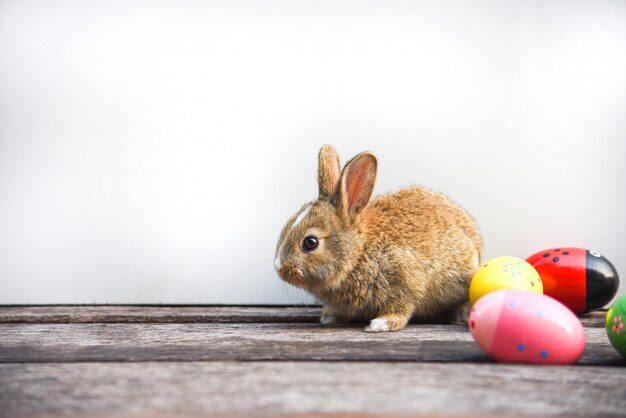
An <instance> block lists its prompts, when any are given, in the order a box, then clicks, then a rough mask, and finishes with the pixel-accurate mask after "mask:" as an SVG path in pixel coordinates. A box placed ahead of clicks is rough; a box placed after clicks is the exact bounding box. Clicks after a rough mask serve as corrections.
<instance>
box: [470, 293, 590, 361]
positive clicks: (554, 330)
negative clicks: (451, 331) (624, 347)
mask: <svg viewBox="0 0 626 418" xmlns="http://www.w3.org/2000/svg"><path fill="white" fill-rule="evenodd" d="M469 322H470V331H471V333H472V337H474V340H475V341H476V343H477V344H478V346H479V347H480V348H481V349H482V350H483V351H484V352H485V353H487V355H489V357H491V358H492V359H494V360H495V361H499V362H506V363H530V364H571V363H575V362H576V361H578V359H579V358H580V356H582V354H583V351H584V349H585V332H584V330H583V326H582V324H581V323H580V321H579V320H578V318H577V317H576V315H575V314H574V313H573V312H572V311H571V310H569V309H568V308H567V307H566V306H565V305H563V304H562V303H560V302H558V301H557V300H555V299H553V298H551V297H549V296H545V295H542V294H538V293H535V292H528V291H523V290H498V291H495V292H491V293H489V294H488V295H485V296H483V297H482V298H481V299H480V300H479V301H478V302H476V304H475V305H474V306H473V307H472V310H471V312H470V317H469Z"/></svg>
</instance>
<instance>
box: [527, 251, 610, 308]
mask: <svg viewBox="0 0 626 418" xmlns="http://www.w3.org/2000/svg"><path fill="white" fill-rule="evenodd" d="M526 261H528V262H529V263H530V264H531V265H532V266H533V267H535V269H536V270H537V272H538V273H539V276H541V280H542V281H543V293H544V294H546V295H548V296H552V297H553V298H555V299H556V300H558V301H559V302H561V303H563V304H564V305H565V306H567V307H568V308H570V309H571V310H572V311H574V312H576V313H585V312H589V311H592V310H594V309H598V308H601V307H603V306H604V305H606V304H607V303H609V302H610V301H611V299H613V296H615V293H617V289H618V287H619V277H618V275H617V270H615V267H613V264H611V262H610V261H609V260H607V259H606V258H604V257H603V256H602V255H601V254H600V253H598V252H596V251H590V250H586V249H584V248H553V249H550V250H544V251H539V252H538V253H535V254H533V255H531V256H530V257H528V258H527V259H526Z"/></svg>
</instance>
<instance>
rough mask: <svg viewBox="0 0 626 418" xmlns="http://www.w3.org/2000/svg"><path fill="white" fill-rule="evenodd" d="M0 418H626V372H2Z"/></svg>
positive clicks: (234, 368) (424, 368) (472, 368)
mask: <svg viewBox="0 0 626 418" xmlns="http://www.w3.org/2000/svg"><path fill="white" fill-rule="evenodd" d="M0 387H1V388H2V390H1V391H0V416H2V417H37V416H67V415H81V416H90V417H91V416H98V415H100V414H102V415H107V414H108V415H109V416H111V415H113V416H115V415H116V414H117V415H118V416H129V415H133V416H137V415H139V416H153V415H154V414H163V415H171V416H180V415H185V414H187V415H193V414H198V415H201V414H202V415H212V414H226V415H229V414H231V415H232V414H240V415H241V416H250V415H252V416H254V414H260V415H264V414H265V415H266V416H275V415H276V414H306V413H314V414H319V413H353V414H363V413H367V414H374V415H375V414H379V415H385V414H394V415H396V416H397V415H399V414H411V415H417V414H438V415H443V416H445V415H459V414H460V415H475V416H490V415H506V416H510V415H513V416H515V415H524V416H564V415H569V416H585V417H601V416H604V417H623V416H624V411H626V396H624V395H625V392H624V388H625V387H626V373H625V369H623V368H606V367H595V366H589V367H577V366H566V367H546V366H544V367H529V366H512V365H499V364H447V363H387V362H382V363H370V362H364V363H345V362H297V363H294V362H251V363H239V362H189V363H167V362H166V363H48V364H29V363H26V364H0Z"/></svg>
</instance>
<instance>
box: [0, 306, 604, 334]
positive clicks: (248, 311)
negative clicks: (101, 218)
mask: <svg viewBox="0 0 626 418" xmlns="http://www.w3.org/2000/svg"><path fill="white" fill-rule="evenodd" d="M321 312H322V310H321V307H319V306H309V307H306V306H273V307H269V306H126V305H124V306H119V305H118V306H115V305H88V306H0V324H3V323H4V324H12V323H25V324H27V323H57V324H88V323H268V324H271V323H318V322H319V317H320V315H321ZM605 317H606V311H605V310H599V311H594V312H590V313H588V314H586V315H584V316H582V317H581V322H582V323H583V325H584V326H585V327H592V328H599V327H604V318H605ZM417 322H419V320H414V321H412V323H417Z"/></svg>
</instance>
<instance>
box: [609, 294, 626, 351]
mask: <svg viewBox="0 0 626 418" xmlns="http://www.w3.org/2000/svg"><path fill="white" fill-rule="evenodd" d="M625 324H626V295H625V296H622V297H621V298H619V299H617V301H615V303H613V306H611V308H610V309H609V310H608V312H607V313H606V323H605V325H606V333H607V334H608V336H609V341H611V344H613V347H615V349H616V350H617V351H619V353H620V354H621V355H622V356H624V357H626V325H625Z"/></svg>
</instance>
